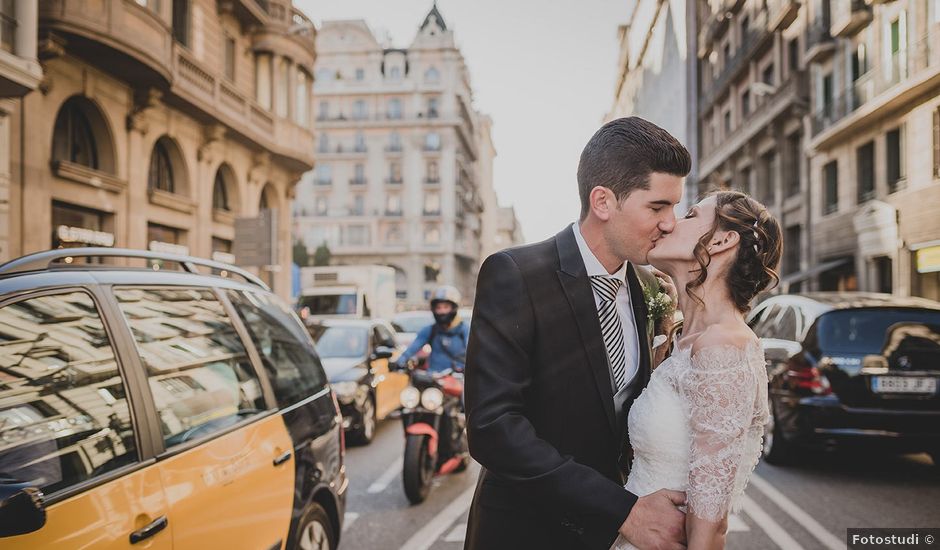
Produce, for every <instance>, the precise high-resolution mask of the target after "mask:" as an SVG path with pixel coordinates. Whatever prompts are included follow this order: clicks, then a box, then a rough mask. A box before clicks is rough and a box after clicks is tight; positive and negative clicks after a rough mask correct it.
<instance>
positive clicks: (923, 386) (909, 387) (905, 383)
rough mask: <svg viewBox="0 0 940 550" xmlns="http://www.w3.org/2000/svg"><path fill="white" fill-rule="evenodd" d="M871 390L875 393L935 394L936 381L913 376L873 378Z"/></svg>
mask: <svg viewBox="0 0 940 550" xmlns="http://www.w3.org/2000/svg"><path fill="white" fill-rule="evenodd" d="M871 389H872V391H874V392H875V393H920V394H933V393H937V379H936V378H926V377H920V378H918V377H913V376H874V377H872V379H871Z"/></svg>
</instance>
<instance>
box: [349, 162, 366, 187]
mask: <svg viewBox="0 0 940 550" xmlns="http://www.w3.org/2000/svg"><path fill="white" fill-rule="evenodd" d="M349 183H351V184H353V185H365V183H366V167H365V165H364V164H361V163H356V164H355V165H354V166H353V179H352V181H350V182H349Z"/></svg>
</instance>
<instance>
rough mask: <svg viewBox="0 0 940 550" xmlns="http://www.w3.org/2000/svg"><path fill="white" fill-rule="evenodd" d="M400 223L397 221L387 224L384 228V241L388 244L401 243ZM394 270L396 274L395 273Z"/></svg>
mask: <svg viewBox="0 0 940 550" xmlns="http://www.w3.org/2000/svg"><path fill="white" fill-rule="evenodd" d="M402 240H403V239H402V233H401V225H400V224H397V223H393V224H389V225H388V227H386V228H385V242H386V243H389V244H401V242H402ZM397 274H398V273H397V270H396V275H397Z"/></svg>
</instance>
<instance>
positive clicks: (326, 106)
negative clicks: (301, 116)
mask: <svg viewBox="0 0 940 550" xmlns="http://www.w3.org/2000/svg"><path fill="white" fill-rule="evenodd" d="M328 118H330V102H329V101H322V100H321V101H320V108H319V110H318V111H317V120H326V119H328Z"/></svg>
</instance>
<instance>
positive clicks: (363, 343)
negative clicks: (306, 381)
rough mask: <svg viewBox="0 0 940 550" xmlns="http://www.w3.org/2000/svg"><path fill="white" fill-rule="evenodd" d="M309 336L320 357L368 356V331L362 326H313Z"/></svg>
mask: <svg viewBox="0 0 940 550" xmlns="http://www.w3.org/2000/svg"><path fill="white" fill-rule="evenodd" d="M310 334H311V336H312V337H313V341H314V342H315V343H316V345H317V353H318V355H320V357H329V358H332V357H350V358H352V357H365V356H366V355H368V354H369V329H368V328H366V327H363V326H344V325H340V326H335V325H334V326H331V325H319V324H314V325H311V326H310Z"/></svg>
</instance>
